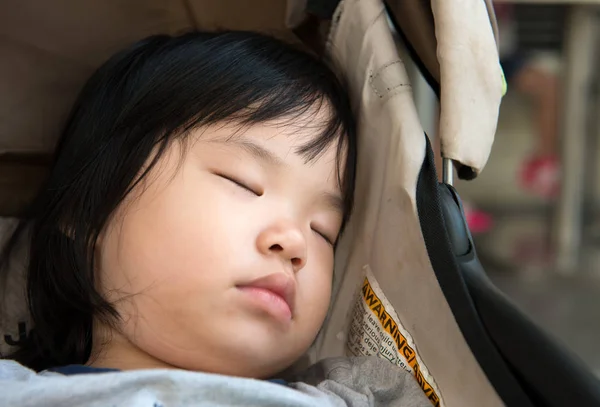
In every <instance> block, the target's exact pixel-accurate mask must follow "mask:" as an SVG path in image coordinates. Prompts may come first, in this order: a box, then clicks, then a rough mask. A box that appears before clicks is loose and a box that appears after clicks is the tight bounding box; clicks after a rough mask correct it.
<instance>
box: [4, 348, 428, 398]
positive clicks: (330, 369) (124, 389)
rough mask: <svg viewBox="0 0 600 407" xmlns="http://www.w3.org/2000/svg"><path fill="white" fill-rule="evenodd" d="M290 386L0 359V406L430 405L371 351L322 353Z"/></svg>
mask: <svg viewBox="0 0 600 407" xmlns="http://www.w3.org/2000/svg"><path fill="white" fill-rule="evenodd" d="M297 379H298V381H297V382H293V383H291V384H290V386H284V385H281V384H276V383H271V382H267V381H262V380H254V379H246V378H239V377H231V376H222V375H217V374H209V373H198V372H187V371H182V370H160V369H157V370H137V371H123V372H110V373H98V374H81V375H74V376H65V375H62V374H59V373H53V372H42V373H36V372H34V371H32V370H30V369H28V368H26V367H24V366H22V365H20V364H18V363H16V362H14V361H10V360H0V407H4V406H20V407H28V406H32V407H33V406H36V407H37V406H46V407H54V406H56V407H59V406H60V407H63V406H73V407H79V406H81V407H83V406H85V407H109V406H110V407H121V406H122V407H180V406H181V407H183V406H186V407H187V406H207V407H208V406H212V407H231V406H263V407H264V406H273V407H275V406H277V407H305V406H306V407H308V406H319V407H343V406H350V407H367V406H373V407H375V406H377V407H379V406H381V407H383V406H390V407H430V406H431V403H430V402H429V401H428V400H427V398H426V397H425V395H424V393H423V392H422V391H421V388H420V387H419V385H418V384H417V382H416V380H415V379H414V377H413V376H412V375H411V374H410V373H408V372H406V371H405V370H403V369H401V368H399V367H397V366H394V365H392V364H390V363H389V362H387V361H385V360H382V359H379V358H377V357H359V358H334V359H326V360H323V361H321V362H319V363H317V364H315V365H313V366H312V367H310V368H309V369H308V370H306V371H305V372H302V373H301V374H299V375H298V376H297Z"/></svg>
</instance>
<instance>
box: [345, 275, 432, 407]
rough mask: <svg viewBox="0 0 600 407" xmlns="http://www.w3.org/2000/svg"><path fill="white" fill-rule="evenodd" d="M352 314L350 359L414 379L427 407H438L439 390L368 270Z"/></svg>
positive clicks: (348, 348)
mask: <svg viewBox="0 0 600 407" xmlns="http://www.w3.org/2000/svg"><path fill="white" fill-rule="evenodd" d="M365 269H366V276H365V279H364V281H363V284H362V287H361V295H360V297H359V298H357V301H356V304H355V306H354V309H353V310H352V321H351V325H350V330H349V332H348V341H347V351H348V354H349V355H352V356H375V355H376V356H379V357H381V358H385V359H387V360H389V361H390V362H392V363H394V364H395V365H398V366H400V367H402V368H404V369H405V370H407V371H408V372H410V373H412V374H414V375H415V377H416V379H417V382H418V383H419V385H420V386H421V388H422V389H423V392H424V393H425V395H426V396H427V397H428V398H429V400H430V401H431V403H432V404H433V405H434V406H436V407H439V406H442V403H441V400H440V397H439V394H440V392H439V390H438V389H437V386H436V385H435V382H434V381H433V378H432V377H431V375H430V374H429V372H428V371H427V368H426V367H425V365H424V364H423V362H422V360H421V358H420V357H419V355H418V354H417V352H416V347H415V344H414V342H413V340H412V338H411V336H410V334H409V333H408V332H406V330H405V329H404V327H403V326H402V325H400V319H399V318H398V315H396V312H395V311H394V309H393V308H392V306H391V304H390V303H389V302H388V301H387V299H386V298H385V297H384V295H383V292H382V291H381V288H380V287H379V284H377V281H376V280H375V277H374V276H373V273H372V272H371V269H370V268H369V266H366V267H365Z"/></svg>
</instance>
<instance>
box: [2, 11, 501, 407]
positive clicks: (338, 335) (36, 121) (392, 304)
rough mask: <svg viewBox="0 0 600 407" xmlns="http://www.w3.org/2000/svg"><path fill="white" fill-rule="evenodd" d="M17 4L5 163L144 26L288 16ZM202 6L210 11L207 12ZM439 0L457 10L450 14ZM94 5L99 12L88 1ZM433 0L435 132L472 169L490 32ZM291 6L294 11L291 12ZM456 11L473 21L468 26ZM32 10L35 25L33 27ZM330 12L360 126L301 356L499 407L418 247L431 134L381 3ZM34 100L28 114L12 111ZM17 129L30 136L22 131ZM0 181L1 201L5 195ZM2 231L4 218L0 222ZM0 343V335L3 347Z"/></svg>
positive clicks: (491, 96)
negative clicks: (326, 281) (331, 276)
mask: <svg viewBox="0 0 600 407" xmlns="http://www.w3.org/2000/svg"><path fill="white" fill-rule="evenodd" d="M11 1H12V2H13V3H14V4H13V6H14V9H11V8H10V7H9V9H11V10H12V11H11V13H12V14H10V15H8V16H7V15H6V13H0V14H1V15H2V17H1V18H0V22H1V23H2V24H0V53H2V55H3V60H4V62H5V63H3V64H1V65H0V83H2V84H3V86H5V87H7V89H8V91H7V92H0V98H1V99H0V111H1V112H2V114H3V115H5V116H6V117H7V118H9V119H10V120H9V119H7V120H3V121H0V162H2V155H1V154H2V153H3V152H11V153H23V152H27V153H36V154H40V153H41V154H47V153H48V152H49V151H50V150H51V148H52V146H53V143H54V140H55V137H56V134H57V132H58V128H59V127H60V126H59V125H60V123H61V122H62V121H63V120H64V115H65V113H66V111H67V110H68V106H69V105H70V103H71V101H72V99H73V97H74V96H75V93H76V92H77V90H78V88H79V86H81V84H82V83H83V81H84V80H85V78H86V77H87V76H88V75H89V74H90V72H91V70H92V69H93V68H94V67H96V66H97V65H98V64H99V63H101V61H102V60H103V59H105V58H106V57H108V56H109V55H110V54H112V53H113V52H114V51H115V50H117V49H119V48H120V47H122V46H123V45H125V44H127V43H130V42H132V41H134V40H137V39H139V38H141V37H143V36H146V35H149V34H152V33H159V32H167V33H172V32H177V31H180V30H185V29H189V28H191V27H194V26H198V27H202V28H217V27H227V28H246V29H258V28H261V29H262V31H268V32H280V30H281V29H282V28H283V26H284V23H285V18H286V9H285V3H284V2H279V1H271V2H269V1H266V0H261V1H259V2H253V5H254V7H255V8H256V9H258V8H259V7H267V6H272V8H270V9H269V11H270V12H271V13H272V14H271V15H272V18H271V19H270V20H268V21H267V19H266V17H264V16H260V15H259V14H260V13H257V12H256V10H255V11H254V13H253V15H259V16H258V17H256V20H252V19H251V18H250V19H249V20H248V21H246V20H243V21H245V22H239V21H237V20H236V19H237V18H238V17H239V16H240V14H239V13H238V12H237V11H234V10H236V8H235V7H230V8H227V7H225V9H227V10H228V12H229V11H231V12H232V13H233V16H230V17H229V20H228V21H229V23H218V22H215V21H218V19H219V18H222V17H223V15H221V16H220V17H219V13H220V12H222V10H223V9H219V10H221V11H220V12H216V11H215V10H216V4H217V3H216V0H215V1H212V2H203V1H200V0H198V1H188V2H170V1H166V0H163V1H161V0H150V1H147V0H144V1H142V0H130V1H128V2H123V1H117V0H110V1H109V0H107V1H105V2H100V3H98V2H79V1H74V0H72V1H68V0H62V1H61V2H59V4H58V5H57V4H56V2H54V3H53V5H52V6H51V5H49V4H47V3H46V2H35V1H33V0H21V1H19V2H17V1H16V0H11ZM11 1H9V3H10V2H11ZM478 2H479V3H481V5H480V6H478V5H476V4H475V3H478ZM83 3H85V4H83ZM201 3H206V4H212V5H213V7H212V8H211V7H207V8H203V7H200V4H201ZM226 3H233V2H232V1H227V2H226ZM240 3H241V2H240ZM267 3H268V5H267ZM445 3H453V4H454V5H455V6H456V8H457V9H460V7H459V5H462V6H464V7H465V8H464V10H463V9H461V10H462V11H461V10H459V11H456V10H454V9H453V8H452V7H450V6H449V4H445ZM90 4H95V5H96V6H95V7H96V8H92V9H90V7H89V6H90ZM220 4H221V3H220ZM236 4H237V2H236ZM277 4H279V5H277ZM432 4H433V14H434V16H435V17H436V19H437V22H436V28H435V29H436V35H437V36H438V57H439V60H440V73H441V81H442V123H443V126H442V128H447V130H444V133H443V137H444V148H445V150H444V151H445V152H446V154H447V155H448V156H449V157H450V158H453V159H455V160H457V161H460V162H461V163H463V164H465V165H469V166H471V167H473V168H474V169H476V170H477V171H479V170H481V169H482V168H483V166H484V164H485V161H486V160H487V157H488V154H489V150H490V148H491V144H492V140H493V133H494V129H495V123H496V115H497V109H498V104H499V101H500V94H501V74H500V70H499V66H498V61H497V53H496V54H494V52H495V51H494V50H495V44H494V36H493V31H492V29H491V25H490V23H489V18H488V15H487V12H486V10H485V4H484V3H483V2H481V1H479V0H464V1H461V2H460V4H457V3H456V2H445V1H444V0H437V1H434V2H432ZM3 7H4V6H3ZM213 9H214V10H213ZM210 10H213V13H214V14H215V15H217V17H215V20H211V19H210V18H208V17H207V15H209V14H210V13H209V12H210ZM202 11H206V13H203V12H202ZM238 11H239V10H238ZM242 11H243V12H249V11H248V10H245V9H242ZM287 12H288V14H287V18H288V20H289V19H290V18H291V17H290V16H292V17H294V16H295V17H294V18H299V17H298V15H297V14H293V13H292V14H290V13H291V11H290V10H289V9H288V10H287ZM297 12H298V10H296V11H295V13H297ZM461 12H462V13H463V15H464V18H468V19H471V20H472V21H470V22H469V23H468V24H463V17H461V16H460V13H461ZM207 13H208V14H207ZM32 15H33V16H34V17H35V18H37V20H36V22H37V26H36V27H35V30H32V31H31V32H30V31H28V30H30V29H31V27H30V25H31V23H30V19H31V17H32ZM235 16H238V17H235ZM273 16H279V17H278V19H277V18H273ZM28 19H29V20H28ZM239 19H241V17H239ZM252 21H254V23H252ZM333 21H334V23H333V27H332V31H331V34H330V38H329V43H328V52H329V55H330V57H331V59H332V60H333V61H335V63H336V64H337V65H338V66H339V68H340V69H342V70H343V71H345V73H346V74H347V76H348V78H349V82H350V88H351V89H350V91H351V95H352V98H353V103H354V107H355V109H356V112H357V117H358V122H359V138H360V139H359V165H358V174H357V186H356V211H355V214H354V216H353V218H352V219H351V221H350V223H349V225H348V229H347V232H346V234H345V236H344V238H343V239H342V241H341V242H340V246H339V249H338V252H337V257H336V277H335V278H336V281H335V287H336V288H335V290H336V292H335V293H334V298H335V299H334V301H333V303H332V306H331V310H330V315H329V318H328V321H327V323H326V325H325V326H324V327H323V330H322V332H321V335H320V336H319V338H318V340H317V342H316V343H315V346H314V348H313V349H312V350H311V352H310V354H309V355H308V356H309V357H310V359H312V360H316V359H320V358H323V357H328V356H341V355H351V354H354V355H359V354H378V355H379V356H381V357H385V358H387V359H388V360H390V361H391V362H392V363H395V364H397V365H399V366H402V367H404V368H405V369H407V370H410V371H411V372H413V374H414V375H415V377H416V378H417V380H418V382H419V383H420V384H421V387H422V388H423V391H424V392H425V394H426V395H427V396H428V397H429V398H430V400H431V401H432V405H440V406H450V407H463V406H499V405H502V403H501V401H500V399H499V398H498V396H497V395H496V393H495V391H494V390H493V388H492V387H491V385H490V383H489V382H488V380H487V379H486V377H485V375H484V374H483V372H482V371H481V368H480V367H479V364H478V363H477V361H476V360H475V359H474V357H473V355H472V354H471V351H470V350H469V348H468V346H467V344H466V343H465V341H464V339H463V337H462V335H461V332H460V330H459V328H458V326H457V324H456V322H455V320H454V317H453V315H452V313H451V311H450V309H449V307H448V305H447V303H446V300H445V298H444V295H443V293H442V291H441V290H440V288H439V285H438V282H437V280H436V277H435V275H434V273H433V270H432V268H431V264H430V261H429V258H428V255H427V252H426V249H425V245H424V242H423V237H422V235H421V229H420V225H419V220H418V216H417V212H416V204H415V194H416V183H417V177H418V174H419V170H420V168H421V165H422V162H423V159H424V156H425V138H424V133H423V129H422V127H421V125H420V123H419V119H418V117H417V114H416V111H415V107H414V104H413V100H412V93H411V87H410V83H409V81H408V77H407V75H406V71H405V68H404V64H403V62H402V61H401V60H400V58H399V56H398V52H397V50H396V48H395V45H394V41H393V39H392V35H391V31H390V28H389V26H388V23H387V19H386V15H385V9H384V5H383V3H382V1H381V0H345V1H343V2H341V3H340V6H339V7H338V10H337V12H336V15H335V16H334V20H333ZM240 24H241V25H242V26H240ZM244 24H245V26H244ZM253 24H255V26H253ZM61 28H62V30H61ZM57 33H62V34H61V35H62V36H61V37H60V38H58V37H57V35H58V34H57ZM51 34H52V35H54V37H53V36H52V35H51ZM440 36H443V37H444V39H442V40H440V38H439V37H440ZM446 36H447V38H446ZM451 38H455V39H456V41H454V40H452V39H451ZM5 55H7V56H8V59H7V58H5ZM42 68H43V69H42ZM15 78H16V79H15ZM28 106H29V107H30V108H31V110H32V112H34V113H35V114H32V115H31V116H28V115H26V114H20V115H18V114H17V113H18V112H21V113H23V112H26V111H27V108H28ZM444 106H446V107H444ZM443 109H447V110H446V111H445V112H446V113H444V110H443ZM13 116H14V117H13ZM25 134H28V135H29V136H30V137H22V136H23V135H25ZM1 169H2V168H1V166H0V170H1ZM1 180H2V177H1V174H0V181H1ZM1 187H2V186H1V185H0V198H2V197H3V196H2V195H1V194H6V190H4V191H3V190H2V188H1ZM0 201H1V199H0ZM0 206H1V202H0ZM5 222H6V221H5ZM9 227H10V224H9V223H5V225H4V228H5V229H6V228H9ZM1 233H2V231H1V230H0V234H1ZM0 240H1V239H0ZM21 260H22V259H16V263H14V264H15V268H14V269H13V270H12V271H13V273H12V275H11V279H12V280H11V281H12V283H11V284H12V285H10V286H9V291H10V292H11V296H10V297H9V296H8V295H6V294H5V293H4V295H3V298H2V301H0V305H1V306H2V309H1V310H0V311H2V312H1V313H0V317H1V318H0V337H3V336H4V335H5V334H6V335H10V337H11V338H13V339H15V338H18V337H19V326H18V322H20V321H26V320H27V319H28V318H27V315H25V314H24V312H25V308H24V300H25V298H24V295H23V293H24V291H22V275H21V274H20V273H21V272H22V268H21V267H19V264H21V263H22V261H21ZM0 283H2V284H4V282H0ZM3 288H5V289H6V288H7V286H6V285H4V287H3ZM1 292H2V291H1V290H0V293H1ZM9 317H10V318H9ZM3 347H4V348H3ZM6 350H7V348H6V345H5V344H4V342H3V341H0V352H2V351H6Z"/></svg>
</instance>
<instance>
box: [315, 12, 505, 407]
mask: <svg viewBox="0 0 600 407" xmlns="http://www.w3.org/2000/svg"><path fill="white" fill-rule="evenodd" d="M334 21H337V23H336V25H335V26H334V27H333V28H332V32H331V37H330V42H329V44H328V47H329V52H330V54H331V57H332V58H333V59H334V60H335V61H336V62H337V63H338V64H339V66H341V67H344V68H345V71H346V73H347V74H348V75H349V80H350V83H351V95H352V98H353V101H354V103H355V108H356V111H357V112H358V123H359V137H360V138H359V161H358V178H357V185H356V207H355V210H356V212H355V216H354V217H353V218H352V219H351V221H350V224H349V225H348V231H347V233H346V235H345V236H344V238H343V239H342V241H341V243H340V246H339V249H338V252H337V257H336V283H337V284H336V287H337V289H338V291H337V292H336V293H335V294H336V297H335V298H336V299H335V301H334V303H333V305H332V310H331V313H330V319H329V321H328V323H327V325H326V326H325V328H324V330H323V332H322V336H321V337H320V339H319V342H318V343H317V346H316V349H315V354H314V355H313V357H316V358H322V357H326V356H338V355H349V354H379V355H380V356H381V357H385V358H387V359H389V360H391V361H392V362H393V363H396V364H398V365H401V366H404V367H405V368H407V369H410V370H412V371H413V373H414V374H415V376H417V378H418V380H419V382H420V383H421V385H422V387H423V389H424V391H425V392H426V394H427V395H428V396H430V399H431V400H432V402H433V404H434V405H438V404H437V403H436V402H437V401H438V400H441V403H440V404H439V405H444V406H456V407H458V406H496V405H502V403H501V401H500V399H499V398H498V396H497V395H496V393H495V391H494V390H493V388H492V387H491V385H490V383H489V382H488V380H487V378H486V377H485V375H484V374H483V372H482V371H481V369H480V367H479V364H478V363H477V361H476V360H475V359H474V357H473V355H472V354H471V351H470V350H469V348H468V347H467V345H466V343H465V341H464V339H463V337H462V335H461V333H460V330H459V328H458V326H457V324H456V323H455V320H454V317H453V315H452V313H451V311H450V309H449V307H448V305H447V303H446V300H445V298H444V295H443V294H442V292H441V290H440V288H439V285H438V282H437V280H436V277H435V275H434V273H433V270H432V268H431V265H430V262H429V258H428V255H427V252H426V249H425V244H424V241H423V237H422V235H421V229H420V225H419V220H418V216H417V213H416V204H415V193H416V183H417V177H418V174H419V170H420V168H421V165H422V163H423V159H424V157H425V138H424V133H423V129H422V127H421V125H420V123H419V119H418V117H417V113H416V110H415V106H414V104H413V99H412V92H411V87H410V83H409V81H408V77H407V74H406V71H405V67H404V64H403V62H402V61H401V60H400V58H399V56H398V53H397V51H396V49H395V47H394V42H393V39H392V36H391V33H390V30H389V28H388V25H387V20H386V15H385V13H384V6H383V4H382V2H381V1H380V0H346V1H344V2H343V3H341V5H340V8H339V9H338V14H337V15H336V16H335V17H334ZM350 67H351V68H350ZM467 119H468V118H467V117H465V118H464V120H467Z"/></svg>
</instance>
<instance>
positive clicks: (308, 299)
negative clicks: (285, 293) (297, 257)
mask: <svg viewBox="0 0 600 407" xmlns="http://www.w3.org/2000/svg"><path fill="white" fill-rule="evenodd" d="M332 276H333V256H332V255H331V254H329V253H319V254H317V253H314V254H313V256H311V257H310V259H309V261H308V263H307V265H306V267H305V268H304V269H302V270H301V271H300V272H299V273H298V276H297V279H298V287H299V291H300V293H301V298H302V302H303V303H302V304H301V308H302V309H303V310H304V311H303V314H304V316H305V317H307V318H308V319H310V320H311V325H314V326H315V327H316V329H317V330H318V329H319V328H320V326H321V324H322V323H323V320H324V319H325V316H326V315H327V310H328V309H329V302H330V299H331V289H332Z"/></svg>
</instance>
